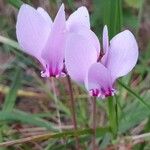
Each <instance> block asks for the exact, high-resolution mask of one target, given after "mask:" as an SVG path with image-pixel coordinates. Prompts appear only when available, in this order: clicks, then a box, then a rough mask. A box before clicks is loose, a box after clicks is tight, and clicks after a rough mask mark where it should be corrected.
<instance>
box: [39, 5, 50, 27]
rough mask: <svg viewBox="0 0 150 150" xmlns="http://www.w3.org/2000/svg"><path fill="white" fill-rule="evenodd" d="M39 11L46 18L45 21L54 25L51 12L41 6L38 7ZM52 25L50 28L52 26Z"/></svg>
mask: <svg viewBox="0 0 150 150" xmlns="http://www.w3.org/2000/svg"><path fill="white" fill-rule="evenodd" d="M37 11H38V12H39V13H40V14H41V15H42V17H43V18H44V19H45V21H47V22H48V24H49V25H51V26H52V23H53V21H52V19H51V18H50V16H49V14H48V13H47V12H46V11H45V10H44V9H43V8H41V7H38V8H37ZM51 26H50V28H51Z"/></svg>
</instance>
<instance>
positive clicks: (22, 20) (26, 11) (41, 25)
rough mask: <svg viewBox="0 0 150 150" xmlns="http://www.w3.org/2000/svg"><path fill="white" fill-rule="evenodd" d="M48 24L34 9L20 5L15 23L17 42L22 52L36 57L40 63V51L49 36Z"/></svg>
mask: <svg viewBox="0 0 150 150" xmlns="http://www.w3.org/2000/svg"><path fill="white" fill-rule="evenodd" d="M50 26H51V25H50V24H49V23H48V22H47V21H46V20H45V19H44V18H43V17H42V16H41V15H40V14H39V13H38V11H37V10H36V9H34V8H33V7H31V6H29V5H27V4H24V5H22V6H21V8H20V10H19V13H18V18H17V24H16V34H17V39H18V42H19V44H20V46H21V48H22V49H23V51H24V52H26V53H28V54H30V55H32V56H34V57H36V58H37V59H38V60H39V61H40V62H41V63H43V60H42V58H41V51H42V49H43V47H44V46H45V43H46V41H47V38H48V36H49V33H50Z"/></svg>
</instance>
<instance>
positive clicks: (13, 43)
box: [0, 35, 21, 50]
mask: <svg viewBox="0 0 150 150" xmlns="http://www.w3.org/2000/svg"><path fill="white" fill-rule="evenodd" d="M0 43H3V44H7V45H9V46H11V47H13V48H16V49H18V50H21V48H20V46H19V44H18V43H17V42H16V41H14V40H11V39H9V38H6V37H4V36H1V35H0Z"/></svg>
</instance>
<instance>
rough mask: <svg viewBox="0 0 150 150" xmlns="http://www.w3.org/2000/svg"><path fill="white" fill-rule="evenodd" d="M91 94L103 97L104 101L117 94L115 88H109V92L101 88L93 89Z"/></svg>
mask: <svg viewBox="0 0 150 150" xmlns="http://www.w3.org/2000/svg"><path fill="white" fill-rule="evenodd" d="M89 93H90V95H91V96H94V97H101V98H102V99H104V98H106V97H109V96H113V95H114V94H115V93H116V91H115V89H113V88H108V89H107V90H106V89H104V88H100V89H91V90H90V92H89Z"/></svg>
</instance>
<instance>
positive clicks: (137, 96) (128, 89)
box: [118, 80, 150, 110]
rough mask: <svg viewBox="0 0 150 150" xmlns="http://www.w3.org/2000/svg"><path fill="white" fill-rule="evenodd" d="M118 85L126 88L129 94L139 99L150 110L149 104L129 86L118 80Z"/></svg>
mask: <svg viewBox="0 0 150 150" xmlns="http://www.w3.org/2000/svg"><path fill="white" fill-rule="evenodd" d="M118 83H119V84H120V85H121V86H122V87H123V88H125V89H126V90H127V91H128V92H129V93H131V94H132V95H133V96H134V97H136V98H137V100H138V101H139V102H140V103H141V104H143V105H144V106H145V107H146V108H148V109H149V110H150V105H149V104H147V103H146V102H145V101H144V100H143V98H141V97H140V96H139V95H138V94H137V93H136V92H134V91H133V90H132V89H130V88H129V87H128V86H127V85H125V84H124V83H122V82H121V81H119V80H118Z"/></svg>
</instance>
